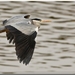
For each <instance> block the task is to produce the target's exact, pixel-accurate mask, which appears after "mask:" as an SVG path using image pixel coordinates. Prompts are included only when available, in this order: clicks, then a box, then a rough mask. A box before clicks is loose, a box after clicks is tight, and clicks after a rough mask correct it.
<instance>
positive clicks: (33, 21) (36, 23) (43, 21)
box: [24, 15, 50, 28]
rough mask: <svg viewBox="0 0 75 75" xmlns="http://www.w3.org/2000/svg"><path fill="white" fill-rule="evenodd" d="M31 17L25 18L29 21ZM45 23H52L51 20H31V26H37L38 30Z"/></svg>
mask: <svg viewBox="0 0 75 75" xmlns="http://www.w3.org/2000/svg"><path fill="white" fill-rule="evenodd" d="M29 17H30V15H26V16H24V18H26V19H29ZM45 22H50V20H43V19H39V18H33V19H29V22H28V23H29V24H33V25H35V26H37V27H38V28H39V27H40V24H41V23H45Z"/></svg>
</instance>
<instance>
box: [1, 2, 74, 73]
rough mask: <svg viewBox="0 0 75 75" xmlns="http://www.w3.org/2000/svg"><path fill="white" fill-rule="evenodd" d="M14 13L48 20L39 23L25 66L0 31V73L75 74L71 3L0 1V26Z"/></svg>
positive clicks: (72, 9)
mask: <svg viewBox="0 0 75 75" xmlns="http://www.w3.org/2000/svg"><path fill="white" fill-rule="evenodd" d="M18 14H31V15H32V17H40V18H43V19H51V20H52V22H51V23H48V24H42V25H41V28H40V30H39V33H38V38H37V44H36V48H35V52H34V55H33V58H32V60H31V62H30V63H29V65H27V66H25V65H23V64H22V63H19V61H18V60H17V56H16V54H15V47H14V45H12V44H9V43H8V41H7V39H6V34H5V33H1V34H0V73H2V74H18V73H19V74H25V73H73V74H75V2H71V1H70V2H52V1H51V2H44V1H43V2H19V1H18V2H13V1H10V2H8V1H7V2H1V1H0V25H2V21H3V20H5V19H9V18H10V17H11V16H15V15H18Z"/></svg>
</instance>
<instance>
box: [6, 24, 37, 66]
mask: <svg viewBox="0 0 75 75" xmlns="http://www.w3.org/2000/svg"><path fill="white" fill-rule="evenodd" d="M5 28H6V29H7V30H9V32H6V34H7V39H8V40H9V42H10V43H11V41H13V43H15V47H16V48H15V50H16V55H17V57H18V59H19V61H20V62H22V61H23V63H24V64H26V65H27V64H28V63H29V62H30V60H31V58H32V55H33V52H34V48H35V43H36V42H35V41H34V39H35V37H36V35H37V33H36V32H34V33H33V34H31V35H26V34H24V33H22V32H20V31H19V30H17V29H16V28H14V27H13V26H10V25H9V26H6V27H5Z"/></svg>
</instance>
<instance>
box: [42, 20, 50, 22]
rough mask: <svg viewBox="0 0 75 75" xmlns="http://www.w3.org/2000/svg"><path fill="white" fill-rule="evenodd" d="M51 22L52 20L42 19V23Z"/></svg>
mask: <svg viewBox="0 0 75 75" xmlns="http://www.w3.org/2000/svg"><path fill="white" fill-rule="evenodd" d="M45 22H51V20H41V23H45Z"/></svg>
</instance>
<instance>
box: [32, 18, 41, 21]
mask: <svg viewBox="0 0 75 75" xmlns="http://www.w3.org/2000/svg"><path fill="white" fill-rule="evenodd" d="M32 20H37V21H41V19H38V18H34V19H32Z"/></svg>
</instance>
